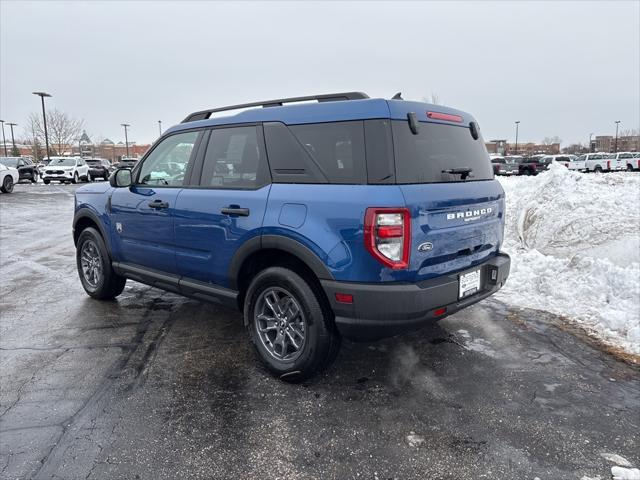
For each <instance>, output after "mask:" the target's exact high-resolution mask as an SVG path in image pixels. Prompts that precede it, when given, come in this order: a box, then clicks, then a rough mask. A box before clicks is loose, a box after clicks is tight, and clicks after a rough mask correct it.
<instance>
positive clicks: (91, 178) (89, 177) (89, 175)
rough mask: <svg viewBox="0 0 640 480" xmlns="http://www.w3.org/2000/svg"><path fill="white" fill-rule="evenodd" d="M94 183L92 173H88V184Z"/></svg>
mask: <svg viewBox="0 0 640 480" xmlns="http://www.w3.org/2000/svg"><path fill="white" fill-rule="evenodd" d="M90 182H93V177H92V176H91V174H90V173H87V183H90Z"/></svg>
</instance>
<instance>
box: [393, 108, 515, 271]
mask: <svg viewBox="0 0 640 480" xmlns="http://www.w3.org/2000/svg"><path fill="white" fill-rule="evenodd" d="M392 130H393V144H394V152H395V171H396V183H398V184H399V185H400V188H401V190H402V194H403V195H404V198H405V201H406V206H407V207H408V208H409V211H410V216H411V237H412V238H411V249H410V257H409V258H410V262H409V270H410V276H411V280H413V281H420V280H423V279H427V278H430V277H434V276H438V275H442V274H445V273H451V272H455V271H461V270H464V269H468V268H470V267H472V266H473V265H476V264H478V263H480V262H482V261H484V260H485V259H487V257H489V256H492V255H494V254H495V253H496V252H497V251H498V250H499V248H500V246H501V243H502V231H503V224H502V220H503V216H504V192H503V189H502V187H501V186H500V184H499V182H498V181H497V180H495V179H494V177H493V172H492V168H491V164H490V162H489V158H488V154H487V151H486V148H485V145H484V141H483V139H482V136H480V135H478V138H477V139H474V138H473V136H472V135H471V132H470V128H469V127H467V126H457V125H447V124H439V123H429V122H420V125H419V130H418V133H417V134H414V133H412V131H411V129H410V128H409V125H408V122H406V121H400V120H394V121H392ZM465 172H466V173H465Z"/></svg>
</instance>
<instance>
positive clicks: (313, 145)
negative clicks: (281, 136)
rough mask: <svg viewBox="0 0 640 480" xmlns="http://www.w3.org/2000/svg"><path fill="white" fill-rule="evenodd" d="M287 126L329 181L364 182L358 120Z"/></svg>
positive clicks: (363, 158) (361, 137)
mask: <svg viewBox="0 0 640 480" xmlns="http://www.w3.org/2000/svg"><path fill="white" fill-rule="evenodd" d="M289 128H290V130H291V131H292V132H293V134H294V135H295V137H296V138H297V139H298V141H299V142H300V143H301V144H302V145H303V146H304V148H305V149H306V150H307V152H308V153H309V155H310V156H311V157H312V158H313V160H314V161H315V162H316V164H317V165H318V166H319V167H320V169H321V170H322V172H323V173H324V174H325V176H326V177H327V178H328V179H329V182H330V183H366V173H367V170H366V166H365V156H364V155H365V151H364V124H363V122H362V121H355V122H330V123H315V124H314V123H312V124H304V125H292V126H290V127H289Z"/></svg>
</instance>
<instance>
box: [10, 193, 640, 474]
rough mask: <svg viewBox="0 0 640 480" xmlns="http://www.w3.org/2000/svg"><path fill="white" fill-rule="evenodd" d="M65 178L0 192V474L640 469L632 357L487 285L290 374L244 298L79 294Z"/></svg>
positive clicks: (638, 398)
mask: <svg viewBox="0 0 640 480" xmlns="http://www.w3.org/2000/svg"><path fill="white" fill-rule="evenodd" d="M75 188H76V186H58V185H49V186H44V185H18V186H16V188H15V192H14V193H13V194H10V195H1V196H0V227H1V229H0V267H1V275H0V277H1V279H0V302H1V303H0V308H1V314H0V362H1V366H2V367H1V369H0V386H1V389H0V477H1V478H3V479H14V478H15V479H17V478H20V479H22V478H38V479H52V478H55V479H76V478H78V479H80V478H82V479H102V478H108V479H175V478H185V479H186V478H203V479H209V478H212V479H222V478H233V479H245V478H247V479H248V478H260V479H263V478H264V479H277V478H280V479H321V478H322V479H333V478H336V479H356V478H358V479H433V480H436V479H443V480H444V479H457V480H460V479H476V478H486V479H531V480H534V479H535V478H538V479H539V480H560V479H576V480H580V479H581V478H582V477H583V476H587V477H589V478H598V476H600V477H601V478H602V479H605V478H610V476H611V475H610V469H611V466H613V465H615V463H612V461H610V460H608V459H607V458H606V457H607V456H608V454H617V455H620V456H622V457H624V458H626V459H627V460H628V461H629V462H630V464H632V465H633V466H636V467H638V466H640V437H639V433H638V432H639V431H640V383H639V379H640V372H639V370H638V368H637V367H632V366H630V365H628V364H625V363H622V362H620V361H618V360H616V359H614V358H613V357H611V356H610V355H609V354H607V353H604V352H601V351H600V350H598V349H596V348H595V347H594V346H593V345H592V344H591V343H590V342H589V341H587V340H586V339H584V338H582V337H580V336H579V335H576V334H575V333H574V332H570V331H567V329H566V328H561V327H560V325H561V323H560V321H559V320H558V319H557V318H556V317H554V316H552V315H549V314H546V313H543V312H539V311H533V310H520V309H515V308H512V307H510V306H509V305H506V304H503V303H500V302H497V301H495V300H488V301H485V302H482V303H480V304H478V305H476V306H474V307H472V308H470V309H468V310H466V311H463V312H460V313H458V314H456V315H454V316H452V317H449V318H447V319H445V320H443V321H442V322H440V323H439V324H435V325H433V326H432V327H429V328H426V329H424V330H421V331H419V332H415V333H413V334H410V335H405V336H401V337H396V338H392V339H388V340H384V341H380V342H377V343H372V344H353V343H346V342H345V343H344V344H343V348H342V351H341V353H340V355H339V356H338V359H337V361H336V363H335V365H334V366H333V367H332V368H330V369H329V370H328V371H327V372H325V373H324V374H323V375H321V376H319V377H317V378H314V379H313V380H311V381H308V382H306V383H304V384H302V385H289V384H285V383H283V382H281V381H278V380H276V379H274V378H272V377H271V376H269V375H268V374H267V373H266V372H265V371H264V369H263V368H262V367H261V366H260V365H259V364H258V362H257V359H256V357H255V355H254V353H253V351H252V347H251V346H250V345H249V343H248V341H247V338H246V335H245V332H244V330H243V327H242V325H241V321H240V315H239V313H236V312H233V311H229V310H225V309H223V308H222V307H217V306H214V305H209V304H204V303H199V302H197V301H194V300H189V299H184V298H182V297H179V296H176V295H173V294H169V293H165V292H162V291H160V290H156V289H153V288H150V287H147V286H144V285H141V284H137V283H134V282H129V283H128V286H127V288H126V290H125V293H124V294H123V295H122V296H121V297H119V299H118V301H116V302H98V301H95V300H91V299H90V298H89V297H87V296H86V295H85V293H84V291H83V290H82V287H81V285H80V282H79V281H78V278H77V274H76V270H75V257H74V254H75V252H74V249H73V242H72V239H71V227H70V223H71V218H72V209H73V190H74V189H75Z"/></svg>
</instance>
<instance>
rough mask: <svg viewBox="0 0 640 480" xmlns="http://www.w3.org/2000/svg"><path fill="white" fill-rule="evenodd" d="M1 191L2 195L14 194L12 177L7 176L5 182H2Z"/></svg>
mask: <svg viewBox="0 0 640 480" xmlns="http://www.w3.org/2000/svg"><path fill="white" fill-rule="evenodd" d="M0 191H2V193H11V192H13V177H12V176H11V175H6V176H5V177H4V180H3V181H2V186H1V187H0Z"/></svg>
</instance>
